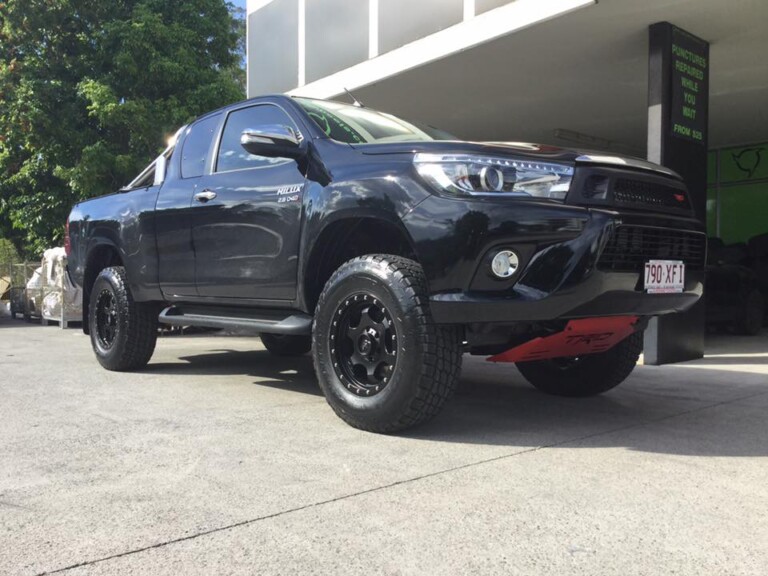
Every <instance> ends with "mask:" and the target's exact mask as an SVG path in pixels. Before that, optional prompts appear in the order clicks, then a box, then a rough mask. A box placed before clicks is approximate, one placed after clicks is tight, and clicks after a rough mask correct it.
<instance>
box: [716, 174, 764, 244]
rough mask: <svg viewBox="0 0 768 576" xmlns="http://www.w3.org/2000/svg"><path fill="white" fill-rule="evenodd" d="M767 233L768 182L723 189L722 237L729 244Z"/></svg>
mask: <svg viewBox="0 0 768 576" xmlns="http://www.w3.org/2000/svg"><path fill="white" fill-rule="evenodd" d="M765 232H768V183H755V184H743V185H739V186H727V187H723V188H721V189H720V236H721V237H722V239H723V241H724V242H725V243H726V244H732V243H734V242H746V241H747V240H748V239H749V238H751V237H752V236H756V235H757V234H764V233H765Z"/></svg>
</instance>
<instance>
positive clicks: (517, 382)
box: [142, 338, 768, 457]
mask: <svg viewBox="0 0 768 576" xmlns="http://www.w3.org/2000/svg"><path fill="white" fill-rule="evenodd" d="M760 340H762V342H763V343H764V342H765V340H764V339H762V338H761V339H760ZM223 342H224V340H222V343H223ZM753 344H754V345H755V346H756V347H757V348H756V349H760V346H762V344H760V343H758V342H754V343H753ZM729 345H730V343H729ZM726 348H727V347H726ZM714 351H715V352H719V351H720V350H719V349H715V350H714ZM751 352H752V350H751V349H749V350H747V351H746V352H745V353H746V354H749V353H751ZM180 360H182V361H183V363H178V362H174V363H154V364H150V365H149V366H148V367H147V368H146V369H144V370H143V371H142V372H143V373H153V374H163V375H173V374H177V375H187V374H194V375H205V374H210V375H227V374H247V375H249V376H253V377H254V378H255V380H254V386H255V387H257V388H258V387H269V388H274V389H280V390H285V391H286V392H288V393H300V394H309V395H313V396H322V394H321V392H320V390H319V388H318V385H317V381H316V378H315V375H314V370H313V367H312V361H311V357H310V356H308V355H307V356H303V357H299V358H277V357H274V356H272V355H270V354H269V353H268V352H267V351H265V350H254V351H239V350H231V349H218V350H213V351H210V352H208V353H203V354H198V355H190V356H183V357H181V358H180ZM464 360H465V361H464V369H463V372H462V377H461V381H460V385H459V391H458V393H457V395H456V397H455V398H454V399H453V400H452V401H451V402H450V403H449V404H448V405H447V406H446V407H445V409H444V411H443V412H442V413H441V414H440V416H439V417H438V418H436V419H435V420H433V421H432V422H429V423H428V424H426V425H424V426H422V427H420V428H417V429H415V430H413V431H407V432H405V433H402V434H401V435H400V436H401V437H405V438H410V439H413V440H422V441H430V442H451V443H465V444H478V445H505V446H530V445H532V444H533V445H551V444H557V443H560V442H564V441H568V442H569V445H574V443H579V442H582V443H583V445H584V446H586V447H596V446H624V447H627V448H629V449H636V450H644V451H649V452H663V453H670V454H695V455H704V456H732V457H735V456H768V426H766V425H765V422H766V420H768V418H766V407H768V402H766V401H763V402H762V406H763V408H762V409H760V408H759V407H753V406H750V404H751V403H752V399H753V398H755V399H756V398H758V397H768V377H766V375H765V374H754V373H741V372H738V371H737V370H730V369H729V370H724V369H713V368H706V365H708V364H724V363H726V361H730V360H732V361H733V363H734V365H735V364H746V363H766V362H768V359H766V357H765V356H748V355H747V356H743V357H740V356H734V357H730V356H726V357H723V356H720V357H718V356H715V357H713V358H705V359H702V360H698V361H695V362H694V366H691V365H688V364H679V365H675V366H666V367H648V366H640V367H638V369H637V370H636V371H635V373H633V375H632V376H630V378H629V379H628V380H627V381H626V382H625V383H624V384H622V385H621V386H620V387H619V388H617V389H615V390H613V391H611V392H609V393H607V394H604V395H602V396H598V397H595V398H559V397H553V396H547V395H545V394H542V393H541V392H539V391H537V390H536V389H534V388H532V387H531V386H530V385H528V384H527V383H526V381H525V380H524V379H523V377H522V376H521V375H520V373H519V372H518V371H517V370H516V369H515V368H514V367H513V366H511V365H505V364H489V363H486V362H484V361H483V359H482V358H477V357H469V356H465V359H464ZM728 363H730V362H728ZM734 402H739V404H737V405H735V404H734ZM758 406H759V403H758ZM673 417H675V419H674V420H673ZM680 418H684V419H686V424H685V426H682V425H680ZM755 419H757V421H755ZM651 422H653V423H655V425H654V426H643V424H647V423H651ZM611 430H614V431H616V432H619V431H624V432H622V433H621V434H613V435H610V434H609V435H605V432H606V431H611ZM628 430H634V432H626V431H628ZM598 433H599V436H596V434H598ZM628 434H629V435H631V436H632V438H633V440H632V441H631V442H628ZM591 436H594V438H590V437H591ZM612 438H614V439H615V444H614V442H612V441H611V439H612ZM574 439H575V440H574ZM579 439H581V440H579Z"/></svg>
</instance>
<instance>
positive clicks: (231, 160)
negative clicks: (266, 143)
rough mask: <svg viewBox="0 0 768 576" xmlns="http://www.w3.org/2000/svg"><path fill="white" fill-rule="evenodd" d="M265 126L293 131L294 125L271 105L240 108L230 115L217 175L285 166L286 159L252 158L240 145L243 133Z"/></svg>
mask: <svg viewBox="0 0 768 576" xmlns="http://www.w3.org/2000/svg"><path fill="white" fill-rule="evenodd" d="M268 124H282V125H283V126H289V127H291V128H293V129H294V130H296V124H295V123H294V122H293V120H292V119H291V117H290V116H288V114H286V113H285V112H283V110H282V109H280V108H278V107H277V106H272V105H270V104H262V105H259V106H251V107H250V108H241V109H240V110H235V111H234V112H231V113H230V114H229V117H228V118H227V124H226V126H224V133H223V134H222V136H221V145H220V146H219V157H218V159H217V161H216V172H229V171H232V170H242V169H244V168H261V167H264V166H271V165H274V164H282V163H284V162H287V161H288V159H287V158H266V157H265V156H254V155H253V154H249V153H248V152H246V151H245V149H244V148H243V147H242V146H241V145H240V136H241V135H242V133H243V130H246V129H248V128H259V127H260V126H265V125H268Z"/></svg>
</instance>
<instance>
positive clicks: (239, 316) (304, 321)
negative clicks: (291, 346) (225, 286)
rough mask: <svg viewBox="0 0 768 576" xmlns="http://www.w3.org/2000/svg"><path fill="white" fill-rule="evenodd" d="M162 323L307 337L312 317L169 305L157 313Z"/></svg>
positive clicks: (296, 313)
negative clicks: (244, 329) (242, 329)
mask: <svg viewBox="0 0 768 576" xmlns="http://www.w3.org/2000/svg"><path fill="white" fill-rule="evenodd" d="M159 320H160V323H161V324H170V325H172V326H201V327H205V328H246V329H249V330H253V331H254V332H266V333H269V334H291V335H308V334H311V332H312V316H310V315H309V314H304V313H303V312H297V311H295V310H285V311H273V310H248V311H243V310H230V309H226V308H211V309H186V308H185V309H182V308H178V307H176V306H169V307H168V308H166V309H165V310H163V311H162V312H161V313H160V317H159Z"/></svg>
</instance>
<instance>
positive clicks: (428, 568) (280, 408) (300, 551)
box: [0, 319, 768, 576]
mask: <svg viewBox="0 0 768 576" xmlns="http://www.w3.org/2000/svg"><path fill="white" fill-rule="evenodd" d="M767 343H768V336H767V335H763V337H759V338H739V337H728V338H723V339H720V340H714V341H711V342H710V346H709V347H710V350H711V351H712V352H713V354H712V355H710V356H708V357H706V358H704V359H703V360H700V361H696V362H691V363H686V364H680V365H675V366H669V367H660V368H659V367H646V366H641V367H639V368H638V369H637V370H636V371H635V373H634V375H633V376H632V377H631V378H630V380H628V381H627V382H626V383H625V384H623V385H622V386H620V387H619V388H617V389H616V390H615V391H612V392H610V393H608V394H606V395H604V396H602V397H599V398H593V399H587V400H573V399H561V398H554V397H548V396H545V395H543V394H541V393H539V392H537V391H536V390H535V389H533V388H531V387H530V386H528V385H527V384H526V383H525V382H524V381H523V379H522V377H521V376H520V375H519V374H518V373H517V372H516V370H515V369H514V368H513V367H512V366H507V365H490V364H487V363H485V362H484V361H483V360H482V359H479V358H470V357H467V358H466V361H465V368H464V372H463V376H462V386H463V390H462V392H461V393H460V394H459V395H458V396H457V397H456V398H455V399H454V400H453V401H452V402H451V403H450V405H449V406H448V407H447V409H446V410H445V411H444V412H443V413H442V415H441V416H440V417H438V418H437V419H436V420H435V421H433V422H432V423H430V424H428V425H426V426H424V427H422V428H419V429H418V430H416V431H413V432H411V433H407V434H404V435H400V436H378V435H375V434H368V433H364V432H360V431H357V430H354V429H352V428H350V427H348V426H346V425H345V424H344V423H342V422H341V421H340V420H339V419H337V418H336V416H334V414H333V413H332V412H331V410H330V408H329V407H328V406H327V405H326V403H325V401H324V399H323V398H322V396H320V393H319V391H318V388H317V385H316V383H315V380H314V376H313V372H312V364H311V360H310V358H309V357H306V358H301V359H299V360H282V359H276V358H272V357H270V355H269V354H268V353H267V352H266V351H264V350H263V348H262V347H261V345H260V343H259V341H258V339H255V338H234V337H199V336H198V337H168V338H162V339H161V340H160V341H159V343H158V349H157V351H156V353H155V356H154V358H153V360H152V363H151V364H150V365H149V367H148V368H147V369H145V370H144V371H142V372H140V373H132V374H118V373H111V372H107V371H104V370H102V369H101V368H100V367H99V366H98V365H97V363H96V361H95V360H94V358H93V356H92V354H91V350H90V345H89V341H88V338H87V337H86V336H84V335H83V334H82V333H80V331H79V329H70V330H59V329H58V328H55V327H47V328H44V327H40V326H33V325H26V324H23V323H22V322H20V321H11V320H9V319H0V573H2V574H13V575H16V574H40V573H65V574H67V575H71V576H75V575H78V576H79V575H83V574H110V575H111V574H152V575H158V574H173V575H179V574H365V575H371V574H440V575H452V574H473V575H476V574H524V575H534V574H590V575H591V574H617V575H622V576H626V575H632V574H696V575H699V574H755V575H764V574H766V571H767V570H768V458H767V456H768V345H767Z"/></svg>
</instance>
